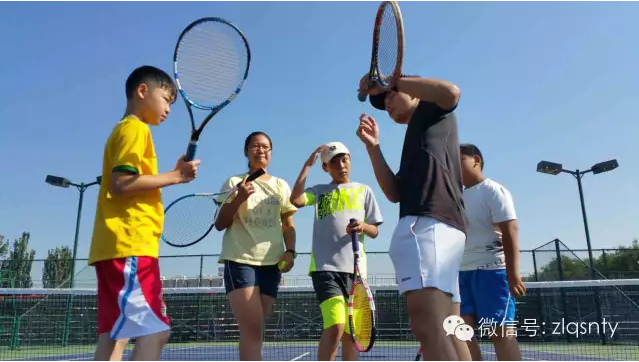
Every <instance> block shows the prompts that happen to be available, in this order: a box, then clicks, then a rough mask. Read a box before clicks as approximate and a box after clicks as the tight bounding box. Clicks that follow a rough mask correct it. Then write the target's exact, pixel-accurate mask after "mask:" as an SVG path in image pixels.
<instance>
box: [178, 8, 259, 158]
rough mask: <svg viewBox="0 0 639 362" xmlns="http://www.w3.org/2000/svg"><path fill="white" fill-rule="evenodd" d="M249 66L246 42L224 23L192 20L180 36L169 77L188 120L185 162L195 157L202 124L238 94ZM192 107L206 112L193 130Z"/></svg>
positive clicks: (249, 59) (217, 19)
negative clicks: (187, 144) (187, 113)
mask: <svg viewBox="0 0 639 362" xmlns="http://www.w3.org/2000/svg"><path fill="white" fill-rule="evenodd" d="M250 65H251V50H250V48H249V44H248V40H247V39H246V37H245V36H244V34H243V33H242V31H241V30H240V29H238V28H237V27H236V26H234V25H233V24H231V23H229V22H228V21H226V20H224V19H220V18H202V19H199V20H196V21H194V22H193V23H191V24H190V25H189V26H187V27H186V29H184V31H183V32H182V34H180V37H179V39H178V42H177V45H176V46H175V52H174V54H173V73H174V75H175V81H176V83H177V87H178V90H179V92H180V94H181V95H182V98H183V99H184V103H185V104H186V108H187V109H188V111H189V117H190V118H191V140H190V142H189V146H188V148H187V151H186V158H185V160H186V161H191V160H193V158H194V157H195V150H196V148H197V143H198V140H199V138H200V134H201V133H202V130H203V129H204V127H205V126H206V124H207V123H208V122H209V121H210V120H211V118H213V116H214V115H216V114H217V113H218V112H219V111H221V110H222V108H224V107H226V106H227V105H228V104H229V103H231V101H233V100H234V99H235V97H236V96H237V95H238V94H239V93H240V91H241V90H242V87H243V86H244V82H245V81H246V78H247V77H248V73H249V68H250ZM193 107H195V108H198V109H201V110H205V111H210V113H209V115H208V116H207V117H206V118H205V119H204V121H203V122H202V124H201V125H200V127H199V128H196V127H195V120H194V118H193V110H192V109H193Z"/></svg>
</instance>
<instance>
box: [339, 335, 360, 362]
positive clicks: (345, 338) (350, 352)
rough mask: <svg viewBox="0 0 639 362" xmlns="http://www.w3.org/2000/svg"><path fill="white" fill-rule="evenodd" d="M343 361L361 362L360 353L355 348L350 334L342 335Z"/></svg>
mask: <svg viewBox="0 0 639 362" xmlns="http://www.w3.org/2000/svg"><path fill="white" fill-rule="evenodd" d="M342 361H359V351H357V349H356V348H355V343H353V337H351V335H350V334H348V333H343V334H342Z"/></svg>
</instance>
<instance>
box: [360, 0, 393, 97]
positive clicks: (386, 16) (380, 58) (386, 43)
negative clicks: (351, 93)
mask: <svg viewBox="0 0 639 362" xmlns="http://www.w3.org/2000/svg"><path fill="white" fill-rule="evenodd" d="M403 62H404V21H403V20H402V13H401V11H400V10H399V4H398V3H397V2H396V1H383V2H382V3H381V4H380V6H379V9H377V16H376V17H375V26H374V27H373V53H372V55H371V68H370V70H369V71H368V88H369V89H370V88H373V87H374V86H375V83H376V82H377V83H378V84H379V85H381V86H382V88H385V89H392V88H393V87H395V85H396V84H397V81H398V80H399V78H400V77H401V75H402V64H403ZM366 96H367V94H366V93H359V94H358V95H357V97H358V98H359V100H360V102H364V101H366Z"/></svg>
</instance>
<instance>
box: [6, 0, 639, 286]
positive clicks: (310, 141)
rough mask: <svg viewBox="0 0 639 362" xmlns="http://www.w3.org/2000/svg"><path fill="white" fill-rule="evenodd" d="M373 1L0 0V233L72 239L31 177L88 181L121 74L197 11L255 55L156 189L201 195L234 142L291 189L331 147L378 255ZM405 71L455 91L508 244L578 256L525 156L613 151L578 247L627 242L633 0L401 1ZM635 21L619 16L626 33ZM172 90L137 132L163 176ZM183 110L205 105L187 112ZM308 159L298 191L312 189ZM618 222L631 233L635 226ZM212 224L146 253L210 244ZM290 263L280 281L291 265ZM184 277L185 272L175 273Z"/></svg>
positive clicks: (68, 216) (570, 208) (151, 57)
mask: <svg viewBox="0 0 639 362" xmlns="http://www.w3.org/2000/svg"><path fill="white" fill-rule="evenodd" d="M377 4H378V3H376V2H375V3H373V2H357V3H354V2H345V3H335V2H331V3H320V2H309V3H301V2H299V3H298V2H287V3H267V2H264V3H254V2H236V3H223V2H194V3H175V2H166V3H119V2H112V3H38V4H29V3H3V4H1V5H0V14H1V15H0V43H1V44H2V48H3V54H4V57H3V58H4V59H3V61H2V62H0V79H3V81H4V86H3V87H2V88H0V99H2V101H1V102H0V120H2V122H0V155H2V156H1V157H2V160H3V164H4V172H2V174H3V176H2V177H1V178H0V233H2V234H4V235H6V236H7V237H9V238H11V239H13V238H16V237H18V236H19V235H20V233H21V232H22V231H29V232H31V235H32V242H31V247H32V248H34V249H35V250H36V257H37V258H44V257H46V252H47V250H48V249H50V248H54V247H55V246H59V245H65V244H68V245H71V244H72V243H73V235H74V227H75V213H76V207H77V200H78V193H77V192H76V191H75V190H73V189H68V190H65V189H60V188H54V187H51V186H49V185H47V184H45V182H44V179H45V176H46V175H47V174H55V175H60V176H64V177H67V178H69V179H70V180H72V181H74V182H78V183H79V182H82V181H84V182H90V181H92V180H93V179H94V178H95V176H97V175H98V174H99V173H100V170H101V161H102V152H103V147H104V142H105V140H106V138H107V136H108V134H109V132H110V131H111V129H112V127H113V126H114V124H115V123H116V122H117V121H118V120H119V118H120V117H121V116H122V114H123V111H124V108H125V97H124V81H125V79H126V77H127V75H128V74H129V72H130V71H131V70H132V69H134V68H135V67H137V66H139V65H142V64H151V65H154V66H158V67H161V68H163V69H165V70H166V71H167V72H168V71H170V70H171V69H172V68H171V65H172V64H171V62H172V52H173V49H174V46H175V41H176V38H177V36H178V35H179V33H180V32H181V30H182V29H183V28H184V27H185V26H186V25H187V24H189V23H190V22H191V21H193V20H195V19H197V18H200V17H204V16H220V17H223V18H226V19H228V20H230V21H232V22H234V23H235V24H237V25H238V26H239V27H240V28H241V29H242V30H243V31H244V32H245V33H246V36H247V37H248V39H249V41H250V45H251V51H252V55H253V62H252V64H251V71H250V75H249V78H248V81H247V84H246V86H245V88H244V90H243V91H242V93H241V94H240V96H239V97H238V98H237V100H236V101H235V102H234V103H232V104H231V105H230V106H229V107H227V108H226V109H224V111H222V112H221V113H220V114H218V116H217V117H216V118H214V119H213V121H212V122H211V123H210V124H209V126H208V127H207V129H206V130H205V132H204V134H203V136H202V139H201V145H200V148H199V154H198V156H199V157H200V158H201V159H202V164H201V168H200V171H199V178H198V179H197V180H196V181H195V182H193V183H191V184H188V185H180V186H175V187H172V188H168V189H165V190H164V197H165V201H166V202H167V203H168V202H170V201H171V200H172V199H174V198H175V197H177V196H179V195H181V194H184V193H190V192H213V191H217V190H218V189H219V187H220V185H221V183H222V182H223V181H224V180H225V179H226V178H227V177H228V176H229V175H231V174H234V173H238V172H242V171H243V170H244V168H245V164H246V162H245V159H244V156H243V154H242V147H243V141H244V138H245V137H246V135H248V133H250V132H251V131H254V130H262V131H265V132H267V133H268V134H270V135H271V137H272V139H273V142H274V151H273V162H272V165H271V167H270V168H269V172H270V173H271V174H273V175H276V176H279V177H282V178H284V179H285V180H287V181H288V182H289V183H290V184H291V185H292V183H293V182H294V181H295V178H296V177H297V175H298V172H299V170H300V168H301V166H302V164H303V162H304V161H305V160H306V158H307V157H308V155H309V154H310V152H312V151H313V149H314V148H315V147H317V146H319V145H320V144H322V143H325V142H329V141H341V142H343V143H345V144H346V145H347V146H348V147H349V148H350V150H351V152H352V157H353V162H354V164H353V173H352V179H353V180H356V181H359V182H362V183H367V184H369V185H371V186H372V187H373V190H374V191H375V192H376V195H377V198H378V201H379V202H380V205H381V208H382V211H383V216H384V218H385V220H386V223H385V224H384V225H383V226H382V227H381V230H380V236H379V238H378V239H376V240H374V241H371V242H370V243H369V244H368V245H367V248H368V250H369V251H370V250H376V251H387V250H388V245H389V239H390V236H391V233H392V231H393V228H394V225H395V223H396V221H397V214H398V207H397V205H393V204H391V203H389V202H387V201H386V200H385V199H384V197H383V194H382V193H381V190H380V189H379V187H378V186H377V183H376V181H375V178H374V175H373V173H372V168H371V166H370V163H369V160H368V157H367V154H366V152H365V149H364V147H363V145H362V144H361V142H360V141H359V139H358V138H357V137H356V136H355V130H356V127H357V121H358V117H359V115H360V114H361V113H363V112H368V113H370V114H372V115H373V116H374V117H376V119H377V120H378V122H379V125H380V128H381V143H382V148H383V151H384V153H385V156H386V158H387V160H388V162H389V163H390V165H391V166H392V167H393V168H394V169H395V170H396V169H397V167H398V165H399V158H400V153H401V145H402V141H403V135H404V131H405V128H404V127H403V126H399V125H395V124H393V123H392V122H391V121H390V119H389V118H388V117H387V116H386V115H385V114H384V113H382V112H379V111H376V110H373V109H372V108H371V107H370V106H368V105H367V104H363V103H359V102H358V101H357V97H356V90H357V82H358V80H359V78H360V77H361V75H362V74H363V73H364V72H366V71H367V69H368V62H369V57H370V47H371V31H372V22H373V17H374V15H375V11H376V7H377ZM401 7H402V12H403V16H404V23H405V31H406V51H405V53H406V55H405V57H406V60H405V64H404V70H405V72H406V73H411V74H419V75H422V76H426V77H436V78H443V79H447V80H449V81H452V82H454V83H456V84H457V85H459V87H460V88H461V90H462V98H461V102H460V105H459V108H458V111H457V113H458V114H457V115H458V119H459V128H460V138H461V141H462V142H474V143H476V144H477V145H478V146H479V147H480V148H481V149H482V151H483V153H484V155H485V158H486V169H485V172H486V174H487V176H489V177H491V178H493V179H495V180H497V181H499V182H500V183H502V184H504V185H505V186H506V187H507V188H509V189H510V190H511V192H512V193H513V195H514V197H515V203H516V208H517V212H518V216H519V219H520V246H521V248H522V249H531V248H534V247H537V246H539V245H541V244H543V243H545V242H547V241H550V240H552V239H554V238H560V239H561V240H563V241H564V242H565V243H566V244H567V245H568V246H569V247H572V248H585V237H584V230H583V223H582V219H581V212H580V209H579V196H578V193H577V185H576V182H575V180H574V179H573V178H572V177H571V176H569V175H560V176H555V177H553V176H548V175H543V174H539V173H536V172H535V166H536V164H537V162H538V161H539V160H541V159H546V160H549V161H556V162H561V163H563V164H564V167H565V168H571V169H574V168H582V169H583V168H589V167H590V166H591V165H592V164H594V163H596V162H600V161H605V160H608V159H611V158H617V159H618V160H619V163H620V167H619V168H618V169H617V170H615V171H614V172H610V173H606V174H602V175H597V176H592V175H589V176H587V177H586V178H585V179H584V191H585V195H586V204H587V211H588V217H589V223H590V230H591V237H592V243H593V247H596V248H600V247H614V246H617V245H620V244H622V245H627V244H629V243H630V241H631V240H632V239H633V238H634V237H637V236H639V230H638V229H637V222H636V220H637V216H638V215H637V211H636V205H637V204H639V195H638V193H637V188H636V186H635V185H636V182H637V179H639V172H637V168H636V165H637V161H636V156H633V155H636V153H637V152H636V146H635V147H633V146H631V145H632V144H634V143H635V142H636V135H637V132H638V131H639V128H638V127H637V126H636V123H635V122H636V119H637V118H638V116H639V114H638V113H639V112H638V111H637V108H636V107H635V106H634V105H635V104H636V100H637V94H638V90H639V73H638V72H637V71H636V64H639V51H638V50H637V47H636V46H633V44H635V34H637V33H638V32H639V23H637V21H636V18H635V17H634V15H633V14H636V13H637V10H639V5H637V4H635V3H549V2H535V3H524V2H522V3H519V2H517V3H501V2H499V3H479V2H478V3H460V2H451V3H437V2H405V3H404V2H403V3H401ZM633 24H634V25H633ZM187 117H188V116H187V113H186V110H185V107H184V104H183V102H182V101H181V100H179V101H178V102H177V103H176V104H175V105H174V106H173V110H172V112H171V114H170V116H169V118H168V120H167V122H165V123H164V124H163V125H161V126H160V127H157V128H154V129H153V135H154V139H155V144H156V149H157V152H158V156H159V165H160V169H161V170H162V171H168V170H170V169H171V168H172V167H173V166H174V164H175V161H176V159H177V158H178V157H179V155H180V154H182V153H183V152H184V151H185V148H186V145H187V142H188V137H189V131H190V127H189V124H188V118H187ZM197 117H198V119H201V117H203V113H198V114H197ZM327 177H328V176H327V175H326V174H325V173H323V172H322V170H321V168H320V167H316V168H315V169H313V171H312V172H311V175H310V177H309V183H316V182H324V181H326V179H327ZM96 196H97V187H93V188H91V189H89V190H88V191H87V193H86V197H85V204H84V212H83V215H82V224H81V234H80V245H79V256H80V257H86V256H87V255H88V249H89V243H90V236H91V229H92V225H93V217H94V214H95V202H96ZM296 224H297V226H298V234H297V235H298V245H299V246H298V250H299V251H308V250H310V238H311V228H312V211H311V210H301V211H300V212H299V213H298V216H297V217H296ZM633 224H634V225H633ZM220 240H221V234H215V235H213V236H212V237H210V238H209V239H207V240H206V241H205V242H202V243H200V244H198V245H196V246H193V247H190V248H187V249H176V248H172V247H170V246H168V245H162V246H161V254H162V255H174V254H202V253H207V254H213V253H218V252H219V251H220ZM304 272H305V267H303V268H301V269H297V271H295V273H299V274H304ZM187 274H193V273H192V272H188V273H187Z"/></svg>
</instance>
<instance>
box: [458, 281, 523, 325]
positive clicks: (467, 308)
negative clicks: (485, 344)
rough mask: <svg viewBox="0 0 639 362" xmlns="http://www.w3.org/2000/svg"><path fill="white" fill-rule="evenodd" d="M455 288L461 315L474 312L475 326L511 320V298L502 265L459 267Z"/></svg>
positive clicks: (512, 318)
mask: <svg viewBox="0 0 639 362" xmlns="http://www.w3.org/2000/svg"><path fill="white" fill-rule="evenodd" d="M459 292H460V297H461V315H462V316H464V315H474V316H475V318H476V323H477V326H480V325H482V324H491V325H493V324H494V325H498V326H501V325H504V324H506V323H507V322H510V323H512V322H513V321H514V320H515V298H513V297H512V296H511V295H510V289H509V288H508V279H507V278H506V270H505V269H500V270H471V271H460V272H459Z"/></svg>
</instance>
